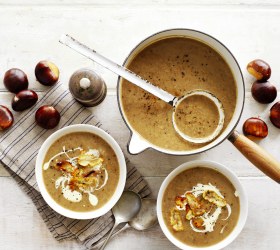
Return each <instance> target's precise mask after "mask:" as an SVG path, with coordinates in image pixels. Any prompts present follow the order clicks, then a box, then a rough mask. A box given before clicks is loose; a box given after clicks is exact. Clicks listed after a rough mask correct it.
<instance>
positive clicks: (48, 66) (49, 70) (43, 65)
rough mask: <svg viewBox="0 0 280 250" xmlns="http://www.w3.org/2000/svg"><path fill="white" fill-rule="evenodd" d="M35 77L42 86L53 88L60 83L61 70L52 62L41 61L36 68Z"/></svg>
mask: <svg viewBox="0 0 280 250" xmlns="http://www.w3.org/2000/svg"><path fill="white" fill-rule="evenodd" d="M35 76H36V78H37V80H38V82H40V83H41V84H43V85H45V86H52V85H54V84H55V83H56V82H57V81H58V78H59V69H58V67H57V66H56V65H55V64H54V63H52V62H50V61H46V60H45V61H40V62H38V64H37V65H36V67H35Z"/></svg>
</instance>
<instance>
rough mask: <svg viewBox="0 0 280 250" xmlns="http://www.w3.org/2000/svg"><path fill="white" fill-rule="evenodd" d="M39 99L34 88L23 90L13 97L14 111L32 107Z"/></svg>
mask: <svg viewBox="0 0 280 250" xmlns="http://www.w3.org/2000/svg"><path fill="white" fill-rule="evenodd" d="M37 101H38V95H37V94H36V92H34V91H33V90H22V91H20V92H18V93H17V94H16V95H15V96H14V98H13V99H12V108H13V110H14V111H23V110H25V109H28V108H30V107H32V106H33V105H34V104H35V103H36V102H37Z"/></svg>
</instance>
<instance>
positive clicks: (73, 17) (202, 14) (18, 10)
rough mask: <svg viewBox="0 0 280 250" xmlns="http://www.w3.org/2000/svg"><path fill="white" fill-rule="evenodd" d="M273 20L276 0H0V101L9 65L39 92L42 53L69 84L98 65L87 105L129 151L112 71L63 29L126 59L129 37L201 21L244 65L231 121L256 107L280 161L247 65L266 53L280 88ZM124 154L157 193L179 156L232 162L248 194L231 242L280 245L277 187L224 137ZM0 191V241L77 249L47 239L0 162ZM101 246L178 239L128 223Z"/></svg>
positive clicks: (158, 244) (279, 33) (277, 19)
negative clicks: (102, 95) (84, 53)
mask: <svg viewBox="0 0 280 250" xmlns="http://www.w3.org/2000/svg"><path fill="white" fill-rule="evenodd" d="M279 25H280V1H279V0H268V1H264V0H262V1H261V0H247V1H246V0H236V1H235V0H225V1H223V0H185V1H184V0H174V1H172V0H151V1H149V0H141V1H137V0H115V1H114V0H103V1H102V0H100V1H98V0H88V1H87V0H72V1H71V0H48V1H45V0H38V1H32V0H7V1H4V0H0V78H1V80H0V104H3V105H7V106H8V107H10V100H11V97H12V95H11V94H10V93H8V92H7V91H6V90H5V88H4V86H3V83H2V78H3V75H4V73H5V71H6V70H8V69H9V68H12V67H18V68H21V69H23V70H24V71H25V72H26V73H27V74H28V76H29V80H30V88H32V89H34V90H36V91H38V92H39V94H40V95H43V91H44V88H43V87H42V86H41V85H40V84H38V83H37V82H36V81H35V77H34V67H35V65H36V63H37V62H38V61H39V60H42V59H51V60H53V61H54V62H55V63H56V64H57V65H58V66H59V68H60V70H61V81H62V82H64V83H65V84H67V82H68V79H69V76H70V75H71V74H72V72H73V71H74V70H76V69H78V68H80V67H94V68H95V69H96V70H97V71H98V72H99V73H100V74H101V75H102V76H103V77H104V79H105V80H106V83H107V85H108V87H109V93H108V96H107V98H106V99H105V101H104V102H103V103H102V104H101V105H100V106H98V107H96V108H93V109H92V110H93V112H94V113H95V114H96V115H97V117H99V118H100V119H101V121H102V123H103V124H104V125H105V127H107V128H108V129H109V130H110V131H111V134H112V135H113V136H114V137H115V138H116V139H117V140H118V142H119V143H120V144H121V146H122V148H123V149H124V150H125V145H126V143H127V140H128V138H129V131H128V129H127V128H126V126H125V125H124V122H123V121H122V119H121V116H120V113H119V110H118V107H117V100H116V90H115V87H116V82H117V77H116V76H115V75H113V74H112V73H110V72H108V71H106V70H104V69H102V68H101V67H98V66H96V65H93V64H92V62H91V61H89V60H87V59H85V58H83V57H81V56H79V55H78V54H76V53H73V52H72V51H70V50H69V49H67V48H65V47H63V46H62V45H60V44H59V43H58V39H59V37H60V35H61V34H62V33H69V34H71V35H73V36H74V37H77V38H79V39H80V40H81V41H83V42H84V43H86V44H88V45H91V46H92V47H93V48H95V49H96V50H97V51H99V52H100V53H103V54H104V55H107V56H108V57H110V58H112V59H113V60H115V61H117V62H119V63H122V61H123V60H124V58H125V57H126V55H127V54H128V53H129V51H130V50H131V48H133V46H135V45H136V44H137V43H138V42H139V41H140V40H142V39H143V38H145V37H146V36H148V35H150V34H152V33H154V32H157V31H159V30H163V29H167V28H179V27H182V28H183V27H186V28H192V29H198V30H201V31H204V32H206V33H209V34H211V35H213V36H214V37H216V38H218V39H219V40H220V41H222V42H223V43H224V44H225V45H226V46H227V47H228V48H230V50H231V51H232V52H233V54H234V55H235V56H236V58H237V60H238V61H239V63H240V66H241V67H242V70H243V73H244V76H245V81H246V91H247V93H246V102H245V110H244V113H243V116H242V119H241V121H240V124H239V125H238V127H237V129H238V130H239V131H241V126H242V123H243V121H244V120H245V119H247V118H249V117H251V116H260V117H261V118H262V119H264V120H265V121H266V122H267V124H268V126H269V135H268V138H266V139H264V140H262V141H261V142H260V143H259V144H260V145H261V146H262V147H264V148H265V149H267V150H269V151H270V152H271V153H272V154H273V155H274V156H275V157H276V158H278V160H280V153H279V152H280V142H279V141H280V130H279V129H277V128H275V127H273V126H272V124H271V123H270V121H269V119H268V113H269V112H268V111H269V109H270V107H271V105H260V104H258V103H256V102H255V101H254V100H253V99H252V97H251V93H250V86H251V83H252V81H253V79H252V78H251V77H250V76H249V75H248V74H247V72H246V69H245V68H246V65H247V63H248V62H249V61H250V60H251V59H255V58H262V59H264V60H266V61H267V62H269V63H270V65H271V67H272V77H271V81H272V82H273V83H275V84H276V85H277V87H278V89H279V90H280V70H279V68H280V61H279V58H280V53H279V43H280V28H279ZM278 94H279V96H278V98H277V100H280V93H279V92H278ZM112 121H113V122H112ZM130 159H131V161H132V162H133V163H135V165H136V166H137V168H138V169H139V171H140V172H141V173H142V174H143V175H144V176H145V179H146V180H147V181H148V182H149V184H150V186H151V188H152V191H153V196H154V197H156V195H157V192H158V189H159V187H160V184H161V183H162V181H163V179H164V177H165V176H166V175H167V174H168V173H169V172H170V171H171V170H172V169H174V168H175V167H176V166H178V165H179V164H180V163H183V162H185V161H190V160H194V159H208V160H214V161H218V162H220V163H222V164H224V165H226V166H228V167H229V168H231V169H232V170H234V171H235V172H236V173H237V175H238V176H239V177H240V179H241V182H242V184H243V185H244V187H245V189H246V191H247V194H248V199H249V216H248V221H247V223H246V226H245V228H244V230H243V231H242V233H241V234H240V236H239V237H238V238H237V240H235V241H234V242H233V243H232V244H231V245H230V246H229V247H228V249H270V250H272V249H280V240H279V224H280V208H279V205H280V195H279V194H280V187H279V185H278V184H276V183H274V182H273V181H271V180H270V179H268V178H267V177H265V176H264V175H263V174H262V173H261V172H260V171H259V170H257V169H256V168H255V167H253V166H252V164H251V163H249V162H248V161H247V160H246V159H245V158H244V157H243V156H241V155H240V154H239V153H238V152H237V150H236V149H235V148H234V147H233V146H232V145H231V144H230V143H229V142H228V141H225V142H224V143H222V145H219V146H218V147H216V148H214V149H212V150H210V151H207V152H205V153H202V154H200V155H196V156H191V157H175V156H167V155H164V154H161V153H158V152H156V151H153V150H150V151H146V152H144V153H142V154H140V155H138V156H132V157H130ZM0 190H1V194H0V249H5V250H6V249H81V247H79V244H77V243H76V242H75V241H67V242H61V243H58V242H56V240H55V239H53V237H52V235H51V233H49V231H48V229H47V227H46V226H45V224H44V222H43V220H42V219H41V218H40V216H39V214H38V213H37V211H36V209H35V207H34V206H33V203H32V201H31V200H30V199H29V197H28V196H26V194H25V193H23V191H21V190H20V188H19V187H18V186H17V185H16V183H15V182H14V180H13V179H12V178H11V177H10V176H9V174H8V173H7V172H6V171H5V170H4V169H3V167H1V166H0ZM107 249H161V250H164V249H176V248H175V247H174V246H173V245H172V244H171V243H169V241H168V240H167V239H166V238H165V236H164V235H163V233H162V232H161V230H160V228H159V226H157V227H155V228H154V229H152V230H149V231H147V232H136V231H134V230H127V231H125V232H123V233H122V234H120V235H119V236H117V237H115V238H114V239H112V240H111V242H110V243H109V245H108V248H107Z"/></svg>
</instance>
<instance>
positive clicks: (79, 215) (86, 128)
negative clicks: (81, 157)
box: [35, 124, 126, 219]
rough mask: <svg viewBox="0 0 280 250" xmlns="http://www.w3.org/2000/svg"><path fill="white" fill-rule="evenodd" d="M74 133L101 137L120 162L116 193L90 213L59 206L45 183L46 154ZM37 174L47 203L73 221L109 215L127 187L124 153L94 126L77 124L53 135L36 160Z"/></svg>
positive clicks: (112, 140) (45, 143) (110, 138)
mask: <svg viewBox="0 0 280 250" xmlns="http://www.w3.org/2000/svg"><path fill="white" fill-rule="evenodd" d="M74 132H89V133H92V134H95V135H97V136H99V137H101V138H102V139H103V140H105V141H106V142H107V143H108V144H109V145H110V146H111V147H112V149H113V150H114V152H115V154H116V156H117V159H118V162H119V167H120V176H119V181H118V185H117V188H116V190H115V193H114V194H113V195H112V197H111V199H110V200H109V201H108V202H107V203H106V204H105V205H104V206H102V207H101V208H99V209H97V210H94V211H89V212H76V211H72V210H69V209H67V208H64V207H62V206H61V205H59V204H58V203H57V202H56V201H55V200H54V199H53V198H52V197H51V196H50V194H49V193H48V191H47V189H46V187H45V184H44V181H43V163H44V158H45V156H46V153H47V151H48V149H49V147H50V146H51V145H52V144H53V143H54V142H55V141H56V140H57V139H59V138H60V137H62V136H64V135H67V134H70V133H74ZM35 174H36V180H37V183H38V186H39V189H40V192H41V194H42V196H43V198H44V199H45V201H46V202H47V203H48V205H49V206H50V207H51V208H52V209H53V210H55V211H56V212H58V213H59V214H61V215H64V216H66V217H69V218H73V219H92V218H96V217H99V216H102V215H104V214H105V213H107V212H108V211H109V210H110V209H111V208H112V207H113V206H114V205H115V204H116V202H117V201H118V200H119V198H120V196H121V194H122V192H123V190H124V186H125V181H126V163H125V158H124V155H123V152H122V150H121V148H120V146H119V145H118V143H117V142H116V141H115V140H114V138H113V137H112V136H110V135H109V134H108V133H106V132H105V131H104V130H102V129H100V128H97V127H95V126H92V125H85V124H77V125H71V126H68V127H64V128H62V129H60V130H58V131H56V132H55V133H53V134H52V135H51V136H50V137H48V139H47V140H46V141H45V142H44V143H43V145H42V146H41V148H40V150H39V153H38V156H37V159H36V166H35Z"/></svg>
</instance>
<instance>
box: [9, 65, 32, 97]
mask: <svg viewBox="0 0 280 250" xmlns="http://www.w3.org/2000/svg"><path fill="white" fill-rule="evenodd" d="M4 85H5V87H6V89H8V90H9V91H10V92H12V93H15V94H16V93H18V92H20V91H21V90H24V89H27V88H28V79H27V75H26V74H25V73H24V72H23V71H22V70H21V69H17V68H12V69H9V70H8V71H7V72H6V73H5V75H4Z"/></svg>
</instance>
